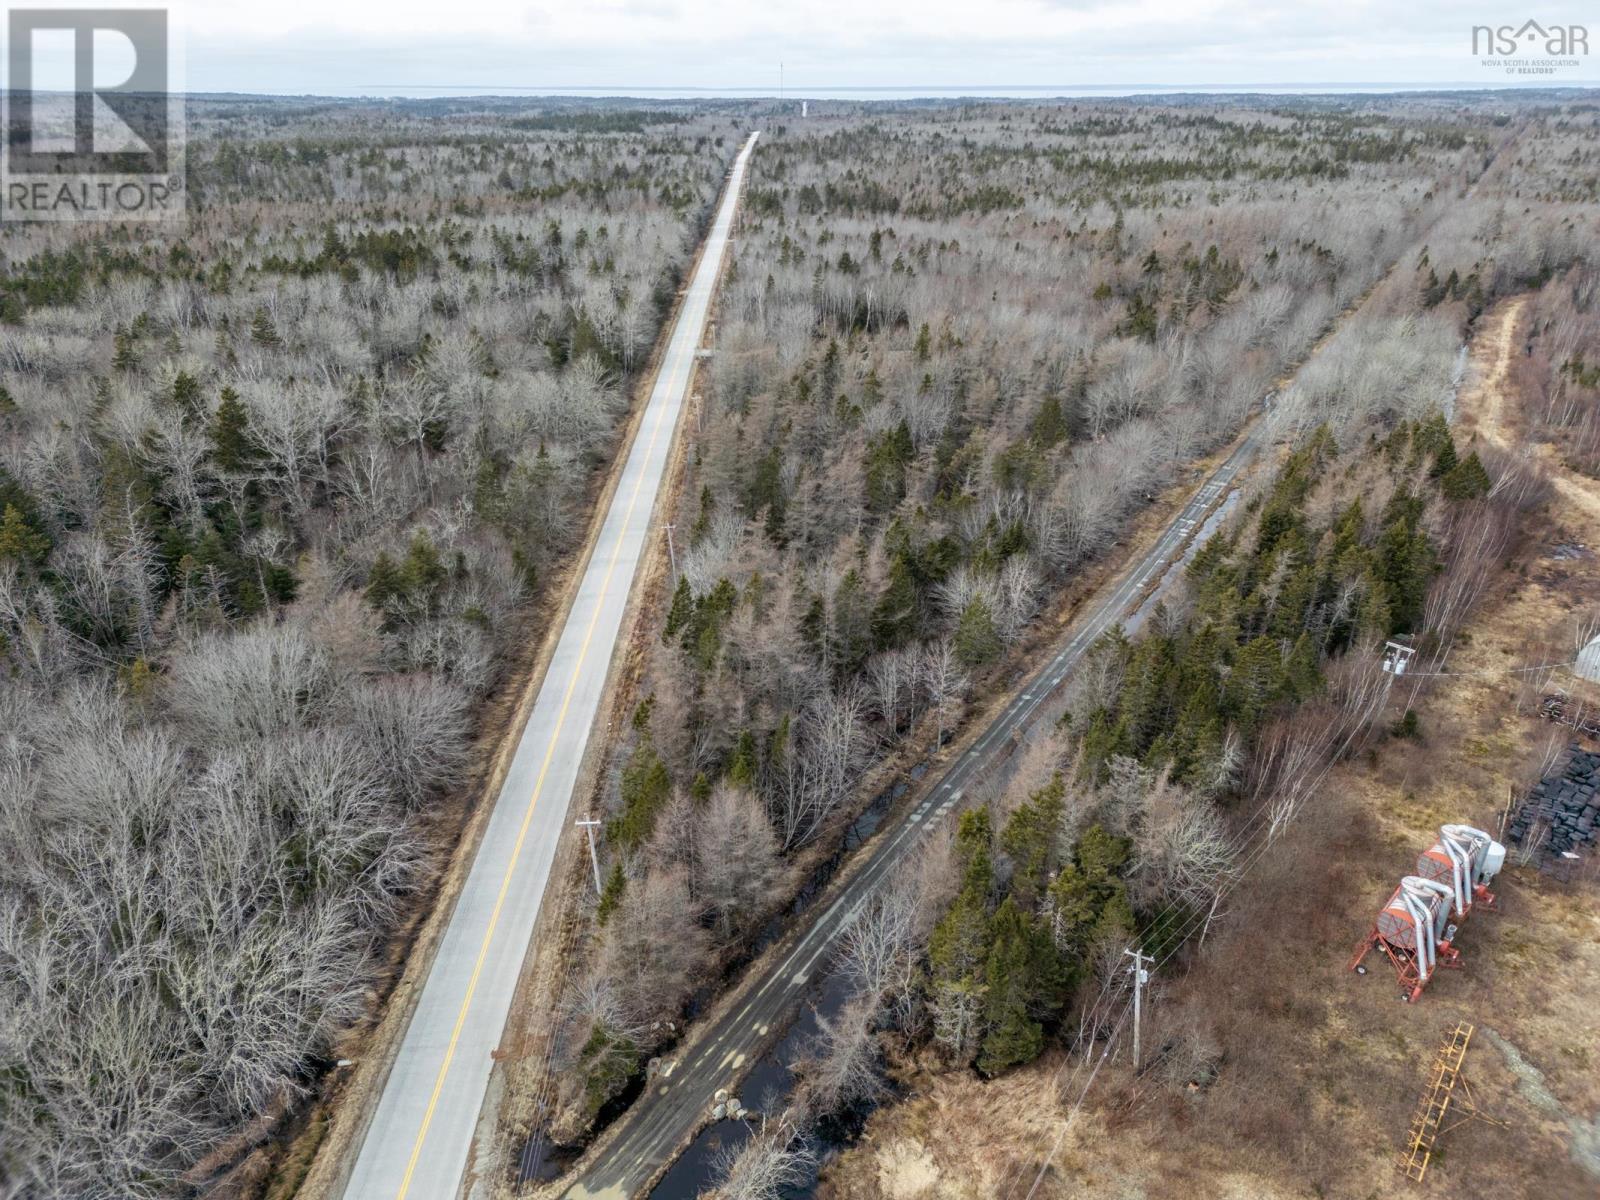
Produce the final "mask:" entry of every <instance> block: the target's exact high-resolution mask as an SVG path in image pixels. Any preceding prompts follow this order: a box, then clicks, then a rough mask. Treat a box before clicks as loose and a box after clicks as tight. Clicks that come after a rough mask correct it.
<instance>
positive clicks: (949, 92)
mask: <svg viewBox="0 0 1600 1200" xmlns="http://www.w3.org/2000/svg"><path fill="white" fill-rule="evenodd" d="M1573 88H1577V89H1590V88H1600V79H1597V80H1588V79H1574V80H1563V79H1548V78H1547V79H1542V80H1539V81H1527V82H1517V81H1505V82H1502V81H1499V80H1496V81H1485V80H1481V79H1480V80H1446V81H1436V82H1421V83H1419V82H1407V81H1394V82H1383V81H1380V82H1371V83H1365V82H1363V83H1337V82H1328V83H1197V84H1137V83H1134V84H1005V85H989V84H973V85H971V86H966V85H948V86H947V85H926V86H910V87H898V86H892V87H871V86H861V87H816V88H811V87H806V86H804V85H803V84H801V85H796V86H792V87H786V88H785V89H784V90H783V92H782V95H781V97H780V94H779V92H778V90H777V89H775V88H773V87H771V86H765V87H721V88H712V87H701V88H684V87H639V86H633V85H630V84H616V85H597V86H586V87H560V86H540V85H526V86H521V85H509V84H508V85H494V84H447V83H441V84H398V83H396V84H388V83H372V84H356V85H353V86H351V87H350V88H349V89H348V90H339V91H334V92H325V93H319V94H322V95H328V96H334V97H403V98H408V99H426V98H429V97H436V96H454V97H466V96H586V97H591V98H600V97H638V98H639V99H642V100H718V99H720V100H762V99H765V100H778V99H780V98H781V99H784V100H794V101H800V100H863V101H870V100H954V99H961V98H964V97H971V98H973V99H986V100H1006V99H1013V100H1025V99H1052V98H1057V97H1060V98H1067V99H1072V98H1083V99H1088V98H1093V97H1097V96H1102V97H1115V96H1182V95H1224V96H1226V95H1271V96H1315V95H1387V94H1390V93H1394V92H1457V91H1475V92H1480V91H1513V90H1517V91H1520V90H1527V89H1538V90H1551V89H1557V90H1566V89H1573ZM252 94H255V95H261V94H264V93H259V92H258V93H252ZM265 94H272V93H265ZM297 94H302V95H303V94H305V93H297Z"/></svg>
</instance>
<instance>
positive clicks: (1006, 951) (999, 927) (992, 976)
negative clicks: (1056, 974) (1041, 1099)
mask: <svg viewBox="0 0 1600 1200" xmlns="http://www.w3.org/2000/svg"><path fill="white" fill-rule="evenodd" d="M989 929H990V938H991V948H990V951H989V959H988V962H987V963H986V964H985V968H984V982H985V983H986V985H987V987H986V988H985V991H984V1027H985V1029H986V1031H987V1032H986V1033H985V1035H984V1038H983V1043H982V1048H981V1049H980V1050H979V1053H978V1069H979V1070H980V1071H982V1072H983V1073H984V1074H985V1075H990V1076H994V1075H998V1074H1000V1073H1001V1072H1002V1071H1005V1070H1007V1069H1008V1068H1010V1067H1014V1066H1017V1065H1019V1064H1021V1063H1025V1062H1031V1061H1032V1060H1033V1059H1035V1058H1037V1057H1038V1056H1039V1052H1040V1051H1041V1050H1043V1049H1044V1027H1043V1026H1042V1025H1041V1024H1040V1023H1039V1022H1038V1021H1036V1020H1034V1019H1033V1016H1032V1010H1033V1009H1034V1007H1035V1005H1036V1004H1038V1003H1039V1001H1040V1000H1041V998H1042V997H1041V993H1042V992H1043V991H1044V990H1045V986H1046V982H1047V981H1046V980H1044V979H1041V978H1040V975H1041V971H1040V965H1041V964H1040V962H1039V959H1040V947H1039V945H1038V941H1039V939H1038V938H1037V937H1036V935H1035V933H1034V929H1033V923H1032V922H1031V921H1030V920H1029V918H1028V915H1027V914H1026V913H1024V912H1023V911H1022V909H1020V908H1019V907H1017V903H1016V901H1015V900H1013V899H1012V898H1011V897H1009V896H1008V897H1006V899H1005V901H1004V903H1002V904H1001V905H1000V907H999V908H998V909H997V910H995V914H994V918H993V920H992V921H991V922H990V926H989Z"/></svg>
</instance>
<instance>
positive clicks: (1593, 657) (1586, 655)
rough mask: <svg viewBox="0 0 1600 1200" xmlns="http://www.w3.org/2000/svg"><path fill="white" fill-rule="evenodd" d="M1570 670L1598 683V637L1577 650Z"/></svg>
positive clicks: (1599, 657)
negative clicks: (1576, 656)
mask: <svg viewBox="0 0 1600 1200" xmlns="http://www.w3.org/2000/svg"><path fill="white" fill-rule="evenodd" d="M1572 672H1573V674H1575V675H1581V676H1582V677H1583V678H1585V679H1588V680H1591V681H1593V682H1595V683H1600V637H1597V638H1595V639H1594V640H1593V641H1591V642H1590V643H1589V644H1588V645H1587V646H1585V647H1584V648H1583V649H1582V650H1579V651H1578V661H1577V662H1575V663H1573V664H1572Z"/></svg>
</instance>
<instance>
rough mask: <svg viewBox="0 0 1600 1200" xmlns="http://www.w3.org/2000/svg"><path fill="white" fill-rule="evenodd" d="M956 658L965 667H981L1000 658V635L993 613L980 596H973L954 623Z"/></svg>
mask: <svg viewBox="0 0 1600 1200" xmlns="http://www.w3.org/2000/svg"><path fill="white" fill-rule="evenodd" d="M955 647H956V657H958V658H959V659H960V660H961V662H962V664H963V665H964V666H967V667H981V666H983V665H984V664H986V663H990V662H993V661H994V660H995V659H996V658H998V657H1000V648H1001V644H1000V633H999V630H997V629H996V628H995V623H994V613H993V612H991V611H990V609H989V602H988V601H987V600H985V599H984V598H983V597H982V596H974V597H973V598H972V599H971V600H970V601H968V602H967V606H966V608H964V609H962V610H961V619H960V620H959V621H958V622H957V623H956V635H955Z"/></svg>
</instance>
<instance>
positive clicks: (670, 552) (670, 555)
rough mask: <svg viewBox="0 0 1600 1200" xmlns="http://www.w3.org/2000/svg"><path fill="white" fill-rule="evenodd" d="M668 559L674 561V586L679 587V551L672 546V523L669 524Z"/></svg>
mask: <svg viewBox="0 0 1600 1200" xmlns="http://www.w3.org/2000/svg"><path fill="white" fill-rule="evenodd" d="M667 557H668V558H670V559H671V560H672V586H673V587H677V586H678V551H677V548H676V547H675V546H673V544H672V523H671V522H670V521H669V522H668V523H667Z"/></svg>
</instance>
